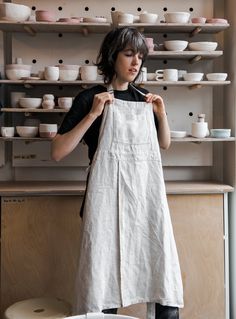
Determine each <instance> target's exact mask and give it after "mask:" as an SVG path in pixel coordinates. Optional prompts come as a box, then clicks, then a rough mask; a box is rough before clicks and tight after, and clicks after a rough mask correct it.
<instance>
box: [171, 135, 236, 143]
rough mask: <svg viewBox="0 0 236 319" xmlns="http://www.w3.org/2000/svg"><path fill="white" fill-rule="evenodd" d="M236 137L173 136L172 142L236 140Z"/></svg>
mask: <svg viewBox="0 0 236 319" xmlns="http://www.w3.org/2000/svg"><path fill="white" fill-rule="evenodd" d="M235 141H236V138H235V137H228V138H215V137H204V138H196V137H192V136H189V137H184V138H172V139H171V142H172V143H186V142H192V143H202V142H204V143H205V142H235Z"/></svg>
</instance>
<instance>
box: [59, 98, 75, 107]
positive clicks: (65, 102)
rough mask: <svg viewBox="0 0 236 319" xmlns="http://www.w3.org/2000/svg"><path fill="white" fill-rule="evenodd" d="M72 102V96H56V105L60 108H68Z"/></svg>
mask: <svg viewBox="0 0 236 319" xmlns="http://www.w3.org/2000/svg"><path fill="white" fill-rule="evenodd" d="M72 103H73V97H70V96H67V97H59V98H58V106H59V108H61V109H65V110H69V109H70V108H71V106H72Z"/></svg>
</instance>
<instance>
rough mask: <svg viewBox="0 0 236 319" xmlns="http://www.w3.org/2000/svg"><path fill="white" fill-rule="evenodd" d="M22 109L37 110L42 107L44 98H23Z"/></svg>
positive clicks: (20, 102) (20, 100) (21, 99)
mask: <svg viewBox="0 0 236 319" xmlns="http://www.w3.org/2000/svg"><path fill="white" fill-rule="evenodd" d="M19 105H20V107H23V108H27V109H37V108H39V107H40V106H41V105H42V98H39V97H21V98H20V99H19Z"/></svg>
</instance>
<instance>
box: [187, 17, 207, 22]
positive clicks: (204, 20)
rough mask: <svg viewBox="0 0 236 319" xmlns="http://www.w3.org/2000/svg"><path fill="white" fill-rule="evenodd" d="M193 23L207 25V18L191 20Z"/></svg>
mask: <svg viewBox="0 0 236 319" xmlns="http://www.w3.org/2000/svg"><path fill="white" fill-rule="evenodd" d="M191 21H192V23H205V22H206V18H204V17H196V18H192V19H191Z"/></svg>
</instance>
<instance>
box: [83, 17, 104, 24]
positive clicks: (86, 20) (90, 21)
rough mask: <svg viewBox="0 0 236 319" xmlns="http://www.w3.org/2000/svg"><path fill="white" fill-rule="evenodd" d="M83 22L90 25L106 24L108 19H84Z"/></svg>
mask: <svg viewBox="0 0 236 319" xmlns="http://www.w3.org/2000/svg"><path fill="white" fill-rule="evenodd" d="M83 22H88V23H106V22H107V18H104V17H84V18H83Z"/></svg>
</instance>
